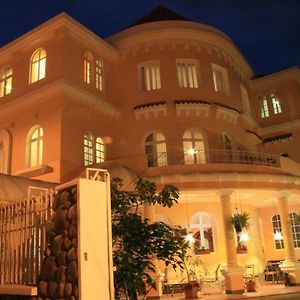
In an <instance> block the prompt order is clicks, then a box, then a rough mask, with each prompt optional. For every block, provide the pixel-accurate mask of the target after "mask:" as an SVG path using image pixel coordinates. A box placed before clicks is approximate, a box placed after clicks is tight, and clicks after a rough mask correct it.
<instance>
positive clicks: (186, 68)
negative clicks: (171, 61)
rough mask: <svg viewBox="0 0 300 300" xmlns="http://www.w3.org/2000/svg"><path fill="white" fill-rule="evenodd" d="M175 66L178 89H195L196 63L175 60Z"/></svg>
mask: <svg viewBox="0 0 300 300" xmlns="http://www.w3.org/2000/svg"><path fill="white" fill-rule="evenodd" d="M176 66H177V78H178V84H179V87H183V88H197V87H198V80H197V63H196V62H195V61H189V60H187V61H185V60H177V61H176Z"/></svg>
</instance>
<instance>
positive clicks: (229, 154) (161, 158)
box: [147, 150, 280, 168]
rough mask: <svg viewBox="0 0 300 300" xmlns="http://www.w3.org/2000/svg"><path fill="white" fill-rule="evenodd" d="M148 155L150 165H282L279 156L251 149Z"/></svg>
mask: <svg viewBox="0 0 300 300" xmlns="http://www.w3.org/2000/svg"><path fill="white" fill-rule="evenodd" d="M147 156H148V167H163V166H171V165H199V164H246V165H259V166H269V167H277V168H279V167H280V162H279V157H278V156H277V155H274V154H269V153H260V152H250V151H230V150H207V151H196V150H191V151H190V150H189V151H188V152H186V153H183V152H168V153H166V152H160V153H156V154H147Z"/></svg>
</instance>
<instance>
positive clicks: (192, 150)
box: [187, 148, 197, 155]
mask: <svg viewBox="0 0 300 300" xmlns="http://www.w3.org/2000/svg"><path fill="white" fill-rule="evenodd" d="M196 153H197V151H196V150H195V149H194V148H190V149H188V151H187V154H188V155H194V154H196Z"/></svg>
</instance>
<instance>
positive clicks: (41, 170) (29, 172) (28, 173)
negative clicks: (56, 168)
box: [14, 165, 53, 178]
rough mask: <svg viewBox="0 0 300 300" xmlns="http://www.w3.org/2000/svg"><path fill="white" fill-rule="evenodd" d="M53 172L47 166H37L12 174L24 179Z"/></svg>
mask: <svg viewBox="0 0 300 300" xmlns="http://www.w3.org/2000/svg"><path fill="white" fill-rule="evenodd" d="M51 172H53V168H52V167H50V166H48V165H38V166H35V167H32V168H26V169H23V170H20V171H17V172H15V173H14V175H16V176H22V177H25V178H31V177H36V176H40V175H44V174H47V173H51Z"/></svg>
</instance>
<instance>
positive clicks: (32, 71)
mask: <svg viewBox="0 0 300 300" xmlns="http://www.w3.org/2000/svg"><path fill="white" fill-rule="evenodd" d="M152 16H153V15H151V14H149V15H148V16H147V17H145V18H144V19H141V20H140V21H139V22H137V23H136V24H135V25H134V26H131V27H129V28H128V29H126V30H124V31H121V32H119V33H117V34H115V35H113V36H111V37H109V38H107V39H105V40H104V39H102V38H101V37H99V36H97V35H95V34H94V33H92V32H91V31H89V30H88V29H87V28H85V27H84V26H82V25H81V24H79V23H78V22H77V21H75V20H74V19H72V18H71V17H69V16H68V15H66V14H60V15H58V16H56V17H54V18H53V19H51V20H49V21H47V22H46V23H44V24H42V25H40V26H39V27H37V28H35V29H34V30H32V31H30V32H28V33H27V34H25V35H23V36H21V37H20V38H18V39H16V40H15V41H13V42H11V43H9V44H7V45H6V46H4V47H2V49H1V50H0V171H1V172H2V173H4V174H11V175H16V176H21V177H26V178H33V179H40V180H44V181H49V182H54V183H64V182H66V181H68V180H71V179H73V178H74V177H76V176H78V175H79V174H80V173H81V172H82V171H83V170H84V168H85V167H86V166H100V167H102V168H106V167H107V168H108V169H110V168H113V169H115V170H116V169H117V170H119V172H120V173H122V174H127V175H126V176H130V180H132V179H134V177H135V176H141V177H144V178H148V179H150V180H152V181H155V182H156V183H157V186H158V187H161V186H163V185H165V184H174V185H175V186H177V187H178V188H179V189H180V200H179V204H178V205H176V206H175V207H173V208H172V209H166V208H160V207H151V208H148V209H147V210H146V211H145V214H146V216H147V217H149V218H150V219H151V220H159V221H165V222H169V223H170V224H173V225H175V224H180V225H183V226H186V227H187V228H188V229H189V230H190V231H191V232H192V234H193V235H194V238H195V239H196V242H195V244H194V246H193V248H194V249H193V255H194V256H195V257H197V256H198V257H200V258H201V261H202V262H203V263H204V264H205V265H206V266H207V268H208V269H210V270H213V269H215V267H216V266H217V265H218V264H219V263H221V264H222V266H224V272H223V273H224V275H225V278H226V289H227V291H228V292H239V291H241V290H242V289H243V288H242V281H241V280H242V272H243V270H242V268H241V266H243V265H245V264H254V265H255V269H256V272H257V273H262V272H263V270H264V266H265V263H266V262H267V261H270V260H280V261H283V265H282V266H283V269H284V270H288V271H290V272H293V273H294V274H296V275H295V278H296V279H295V280H296V282H300V278H298V277H297V276H298V275H297V274H298V263H297V262H298V259H299V258H300V224H299V222H298V221H297V220H296V215H297V214H298V212H299V210H300V195H299V193H300V165H299V164H300V152H299V150H298V149H299V147H300V138H299V134H300V105H299V101H300V70H299V67H294V68H290V69H287V70H283V71H281V72H278V73H275V74H269V75H267V76H263V77H257V76H256V75H255V72H254V71H253V70H252V68H251V67H250V65H249V63H248V62H247V61H246V59H245V58H244V56H243V54H242V53H241V52H240V51H239V49H238V48H237V47H236V46H235V45H234V43H233V42H232V41H231V39H230V38H229V37H228V36H226V35H225V34H224V33H222V32H221V31H219V30H218V29H216V28H212V27H210V26H207V25H204V24H198V23H195V22H191V21H189V20H186V19H185V18H182V17H181V18H179V17H176V15H175V14H173V15H172V17H170V14H169V15H168V13H166V12H165V14H162V15H161V18H160V20H156V21H154V20H153V19H152ZM168 16H169V17H168ZM122 170H123V171H122ZM124 170H125V171H124ZM128 170H129V171H128ZM124 172H125V173H124ZM235 211H245V212H248V213H249V214H250V217H251V219H250V223H251V226H250V227H249V229H248V232H247V233H248V236H249V240H248V241H244V243H243V245H244V246H245V247H244V248H246V249H247V250H246V251H244V252H243V253H242V254H239V253H237V252H236V236H235V233H234V230H233V228H232V226H228V219H229V217H230V216H231V214H232V213H233V212H235ZM290 222H291V223H290ZM290 224H291V226H290ZM277 231H278V232H282V235H283V237H282V239H281V238H280V239H277V240H274V233H275V232H277ZM203 250H206V251H203ZM163 271H164V270H162V272H163ZM176 276H178V274H175V273H174V274H169V277H170V280H174V281H175V280H177V279H176Z"/></svg>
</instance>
